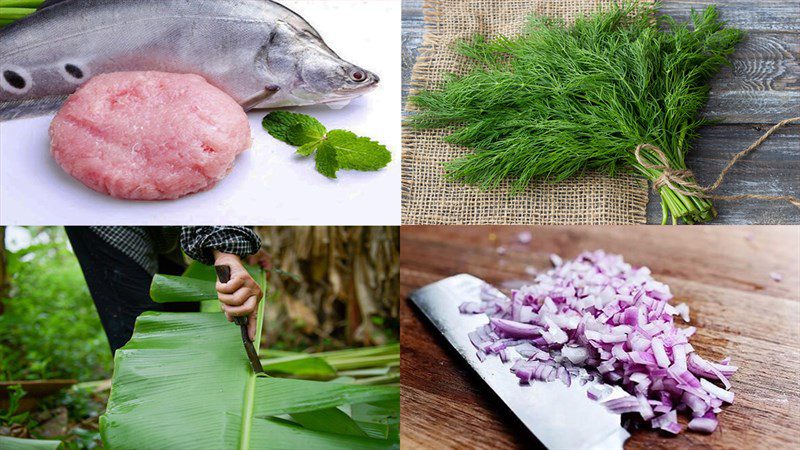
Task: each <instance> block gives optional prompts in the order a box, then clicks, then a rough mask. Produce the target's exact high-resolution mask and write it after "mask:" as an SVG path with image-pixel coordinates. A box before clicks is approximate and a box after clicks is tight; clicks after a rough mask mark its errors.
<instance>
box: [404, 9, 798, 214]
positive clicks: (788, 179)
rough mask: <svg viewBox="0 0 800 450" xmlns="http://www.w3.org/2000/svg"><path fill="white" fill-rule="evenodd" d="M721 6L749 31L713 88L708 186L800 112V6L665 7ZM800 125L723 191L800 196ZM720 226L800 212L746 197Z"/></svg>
mask: <svg viewBox="0 0 800 450" xmlns="http://www.w3.org/2000/svg"><path fill="white" fill-rule="evenodd" d="M422 2H423V0H403V53H402V54H403V99H404V104H405V98H406V96H407V94H408V87H409V81H410V80H411V70H412V68H413V66H414V62H415V60H416V57H417V55H418V48H419V46H420V44H421V43H422V34H423V28H424V27H423V13H422ZM712 3H713V4H717V5H718V7H719V10H720V14H721V16H722V18H723V19H725V20H727V21H728V22H729V23H730V25H731V26H735V27H738V28H741V29H743V30H745V31H747V37H746V39H745V41H744V42H743V43H742V44H740V45H739V47H738V48H737V51H736V53H734V55H733V57H732V60H733V64H732V67H726V68H724V69H723V70H722V72H721V73H720V74H719V75H718V76H717V77H716V79H715V80H714V82H713V85H712V91H711V99H710V101H709V103H708V106H707V108H706V110H705V112H704V114H705V116H706V117H709V118H711V119H713V120H715V121H718V122H719V124H718V125H714V126H708V127H706V128H705V129H704V130H703V132H702V133H701V134H702V135H701V137H700V139H698V141H697V142H696V143H695V145H694V151H693V152H691V154H690V155H689V157H688V158H687V164H688V165H689V167H690V168H693V169H694V172H695V174H696V175H697V177H698V179H699V181H700V183H701V184H704V185H708V184H711V183H712V182H713V181H714V180H715V179H716V176H717V175H718V174H719V172H720V170H721V169H722V167H724V165H725V164H726V163H727V162H728V160H729V159H730V158H731V156H733V155H734V154H735V153H736V152H738V151H740V150H742V149H744V148H746V147H747V146H749V145H750V144H751V143H752V142H753V141H754V140H755V139H757V138H758V137H759V136H760V135H761V134H762V133H763V132H764V131H765V130H766V129H768V128H769V126H770V125H772V124H775V123H777V122H779V121H780V120H783V119H785V118H788V117H796V116H798V115H800V61H799V58H798V55H800V1H798V0H790V1H785V0H766V1H758V0H719V1H680V0H665V1H663V6H662V8H661V10H662V11H663V12H664V13H666V14H669V15H671V16H673V17H675V18H676V19H679V20H686V19H687V18H688V15H689V11H690V10H691V8H695V9H700V8H703V7H705V5H707V4H712ZM799 135H800V125H790V126H789V127H788V128H787V129H786V130H785V131H783V132H781V133H780V134H779V135H776V136H774V137H773V138H772V139H770V140H769V141H767V142H766V143H765V144H764V145H762V146H761V148H760V149H758V150H756V152H755V153H754V154H752V156H750V157H748V158H746V159H745V160H743V161H741V162H740V163H739V164H738V165H737V167H736V168H735V169H734V170H733V171H732V172H731V173H730V174H729V176H728V179H727V181H726V182H725V183H724V184H723V187H722V188H720V189H719V190H718V191H717V193H718V194H721V195H738V194H745V193H761V194H766V195H783V194H791V195H795V196H800V138H799ZM717 209H718V210H719V217H718V218H717V219H716V220H715V221H714V222H712V223H713V224H719V225H722V224H754V223H755V224H777V223H784V224H795V223H800V209H798V208H796V207H794V206H792V205H790V204H788V203H775V202H764V201H755V200H741V201H736V202H717ZM647 217H648V222H649V223H660V221H661V206H660V199H659V197H658V196H657V195H654V194H651V196H650V203H649V205H648V210H647Z"/></svg>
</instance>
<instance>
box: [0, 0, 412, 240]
mask: <svg viewBox="0 0 800 450" xmlns="http://www.w3.org/2000/svg"><path fill="white" fill-rule="evenodd" d="M281 3H283V4H284V5H286V6H287V7H289V8H291V9H293V10H294V11H295V12H297V13H298V14H300V15H301V16H303V17H304V18H305V19H306V20H308V21H309V23H311V25H312V26H314V27H315V28H316V29H317V31H319V32H320V34H321V35H322V37H323V38H324V39H325V41H326V42H327V43H328V45H329V46H330V47H331V48H332V49H333V50H334V51H336V52H337V53H338V54H339V56H341V57H342V58H343V59H345V60H347V61H350V62H352V63H354V64H357V65H360V66H362V67H364V68H365V69H367V70H371V71H373V72H375V73H377V74H378V75H379V76H380V78H381V82H380V84H379V87H378V88H377V89H376V90H374V91H372V92H370V93H368V94H366V95H365V96H363V97H360V98H358V99H356V100H355V101H353V102H352V103H351V104H350V105H349V106H347V107H345V108H344V109H342V110H338V111H336V110H331V109H330V108H328V107H327V106H313V107H303V108H295V109H293V111H297V112H302V113H304V114H309V115H312V116H315V117H317V118H318V119H319V120H320V121H321V122H322V123H323V124H324V125H325V126H326V127H327V128H328V129H335V128H343V129H348V130H350V131H353V132H355V133H356V134H359V135H363V136H368V137H370V138H372V139H374V140H377V141H380V142H381V143H383V144H384V145H386V146H387V147H388V149H389V150H390V151H391V152H392V162H391V163H389V166H387V167H386V168H385V169H383V170H381V171H378V172H355V171H339V172H338V179H336V180H330V179H328V178H326V177H324V176H322V175H321V174H319V173H318V172H317V171H316V170H315V168H314V160H313V158H299V157H297V156H295V155H294V148H293V147H290V146H288V145H286V144H284V143H282V142H280V141H277V140H275V139H273V138H272V136H270V135H269V134H267V133H266V132H265V131H264V130H263V129H262V128H261V119H262V118H263V117H264V115H265V114H266V112H264V111H256V112H251V113H250V114H249V118H250V128H251V133H252V136H253V146H252V147H251V148H250V150H248V151H246V152H244V153H243V154H242V155H240V156H239V157H238V158H237V160H236V166H235V167H234V169H233V171H232V172H231V173H230V175H228V176H227V177H226V178H225V179H224V180H222V181H221V182H220V183H219V184H218V185H217V186H215V187H214V188H212V189H211V190H209V191H207V192H202V193H198V194H192V195H190V196H188V197H184V198H182V199H179V200H173V201H161V202H134V201H129V200H118V199H114V198H112V197H109V196H106V195H103V194H100V193H97V192H95V191H93V190H91V189H89V188H87V187H85V186H84V185H83V184H81V183H80V182H79V181H77V180H75V179H73V178H72V177H71V176H69V175H68V174H67V173H66V172H64V171H63V170H62V169H61V168H60V167H59V166H58V165H57V164H56V163H55V161H54V160H53V158H52V156H51V155H50V146H49V142H50V139H49V136H48V127H49V125H50V121H51V119H52V116H47V117H37V118H31V119H20V120H15V121H10V122H3V123H0V191H1V192H0V224H2V225H188V224H203V225H234V224H235V225H397V224H399V223H400V120H401V118H400V109H401V105H400V85H401V79H400V77H401V67H400V64H401V58H400V48H401V31H400V9H401V8H400V1H399V0H397V1H395V0H384V1H375V0H372V1H364V0H361V1H356V0H324V1H323V0H302V1H290V0H284V1H281Z"/></svg>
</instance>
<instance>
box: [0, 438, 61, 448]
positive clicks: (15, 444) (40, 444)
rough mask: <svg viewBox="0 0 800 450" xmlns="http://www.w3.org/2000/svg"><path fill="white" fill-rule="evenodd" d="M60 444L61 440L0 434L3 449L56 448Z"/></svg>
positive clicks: (0, 445) (0, 443)
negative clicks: (22, 437)
mask: <svg viewBox="0 0 800 450" xmlns="http://www.w3.org/2000/svg"><path fill="white" fill-rule="evenodd" d="M60 445H61V441H46V440H39V439H20V438H15V437H10V436H0V448H1V449H3V450H56V449H57V448H58V447H59V446H60Z"/></svg>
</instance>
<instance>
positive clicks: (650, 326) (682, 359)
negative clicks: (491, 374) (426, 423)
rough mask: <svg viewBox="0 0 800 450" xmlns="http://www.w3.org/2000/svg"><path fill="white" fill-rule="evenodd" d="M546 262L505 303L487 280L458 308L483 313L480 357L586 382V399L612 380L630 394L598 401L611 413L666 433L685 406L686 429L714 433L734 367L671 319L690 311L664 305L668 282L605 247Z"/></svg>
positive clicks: (520, 370) (522, 371) (521, 371)
mask: <svg viewBox="0 0 800 450" xmlns="http://www.w3.org/2000/svg"><path fill="white" fill-rule="evenodd" d="M520 241H522V238H520ZM550 261H551V262H552V264H553V269H551V270H549V271H547V272H546V273H540V274H538V275H537V276H536V279H535V283H534V284H532V285H529V286H522V287H521V288H519V289H517V290H514V291H512V295H511V299H508V298H507V297H505V296H504V295H503V294H502V293H501V292H500V291H498V290H497V289H496V288H494V287H492V286H489V285H486V286H484V287H483V288H482V289H481V301H480V302H466V303H464V304H462V305H461V306H460V308H459V309H460V311H461V312H462V313H464V314H486V315H487V316H489V318H490V322H489V324H487V325H484V326H482V327H480V328H478V329H476V330H475V331H473V332H471V333H470V334H469V337H470V340H471V341H472V344H473V345H474V346H475V348H476V349H477V353H478V357H479V358H480V359H481V360H482V361H483V360H484V359H485V358H487V357H490V356H491V355H497V356H499V357H500V359H501V361H502V362H504V363H505V362H510V363H512V365H511V372H513V373H514V374H515V375H516V376H517V377H518V378H519V379H520V382H521V383H532V382H537V381H538V382H550V381H555V380H560V381H561V382H562V383H564V384H566V385H567V386H569V385H571V384H572V382H573V380H576V379H577V380H578V382H579V383H580V384H581V385H583V384H585V383H587V382H591V383H592V384H590V386H589V388H588V390H587V396H588V397H589V398H591V399H593V400H597V401H603V400H604V398H605V397H607V396H608V395H609V393H610V390H611V388H610V386H608V385H607V384H603V383H608V384H616V385H619V386H621V387H622V388H623V389H624V390H625V391H626V392H628V394H630V395H629V396H627V397H622V398H616V399H613V400H609V401H605V402H604V403H603V404H604V405H605V406H606V407H607V408H608V409H609V410H611V411H614V412H617V413H637V414H638V415H640V416H641V417H642V419H643V420H645V421H649V422H650V425H651V426H652V427H653V428H658V429H662V430H665V431H667V432H670V433H673V434H677V433H680V432H681V426H680V425H679V424H678V420H677V411H685V412H687V413H689V414H691V416H692V417H693V418H692V420H691V422H689V427H688V428H689V429H690V430H695V431H700V432H705V433H711V432H713V431H714V430H715V429H716V428H717V419H716V414H717V413H719V412H720V411H721V406H722V404H723V402H724V403H732V402H733V399H734V394H733V392H731V391H730V390H729V389H730V387H731V385H730V381H729V380H728V378H729V377H730V376H731V375H732V374H733V373H734V372H736V370H737V367H735V366H732V365H730V360H729V358H725V359H723V360H722V361H720V362H719V363H714V362H711V361H707V360H705V359H703V358H702V357H700V355H698V354H697V353H696V352H695V350H694V348H693V347H692V346H691V344H689V342H688V338H689V337H690V336H692V335H693V334H694V333H695V332H696V328H694V327H687V328H677V327H676V323H675V322H676V319H675V318H676V317H680V318H681V321H682V322H689V307H688V306H687V305H686V304H683V303H681V304H679V305H672V304H670V303H669V302H670V300H672V294H671V292H670V290H669V286H667V285H665V284H663V283H660V282H658V281H656V280H654V279H653V278H652V276H651V274H650V270H649V269H648V268H647V267H640V268H633V267H631V266H630V265H629V264H627V263H625V261H624V260H623V259H622V257H621V256H618V255H611V254H606V253H604V252H603V251H596V252H587V253H583V254H581V255H580V256H578V257H577V258H576V259H574V260H572V261H564V260H562V259H561V258H560V257H559V256H558V255H551V256H550ZM579 371H581V372H580V373H583V374H585V375H579ZM586 374H588V375H586ZM590 380H594V381H590ZM713 381H718V382H720V383H722V384H723V385H724V388H723V387H720V386H718V385H716V384H714V383H713Z"/></svg>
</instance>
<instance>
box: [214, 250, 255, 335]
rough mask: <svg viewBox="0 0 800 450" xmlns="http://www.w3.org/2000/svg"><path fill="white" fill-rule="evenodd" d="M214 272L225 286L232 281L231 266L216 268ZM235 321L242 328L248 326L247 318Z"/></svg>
mask: <svg viewBox="0 0 800 450" xmlns="http://www.w3.org/2000/svg"><path fill="white" fill-rule="evenodd" d="M214 270H215V271H216V272H217V278H219V282H220V283H222V284H225V283H227V282H228V281H231V266H229V265H227V264H223V265H219V266H214ZM233 321H234V322H236V325H239V326H240V327H244V326H247V316H236V317H234V318H233Z"/></svg>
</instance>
